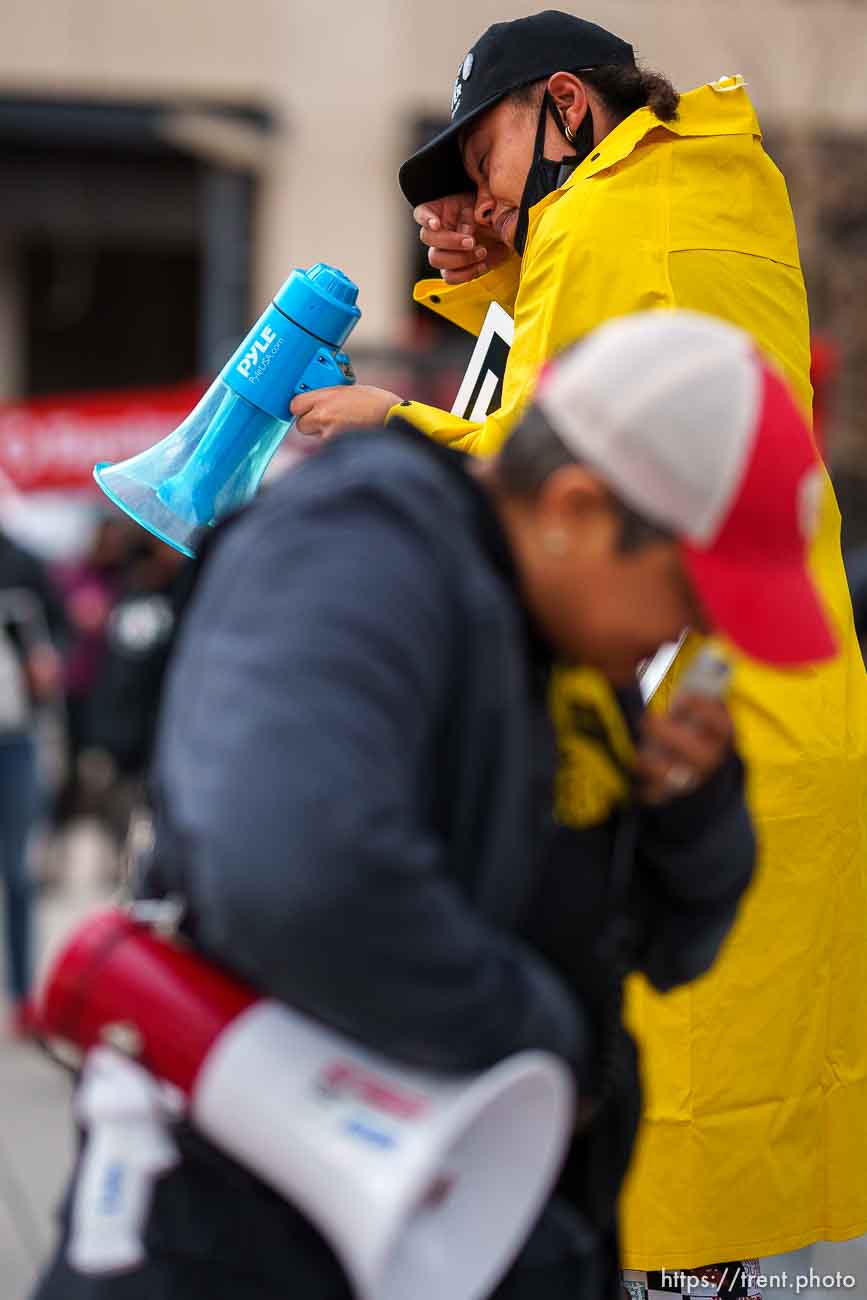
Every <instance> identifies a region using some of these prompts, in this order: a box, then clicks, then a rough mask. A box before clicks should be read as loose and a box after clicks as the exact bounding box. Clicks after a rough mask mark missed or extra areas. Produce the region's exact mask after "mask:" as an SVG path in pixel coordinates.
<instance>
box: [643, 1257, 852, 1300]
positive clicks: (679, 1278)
mask: <svg viewBox="0 0 867 1300" xmlns="http://www.w3.org/2000/svg"><path fill="white" fill-rule="evenodd" d="M661 1279H662V1287H663V1289H666V1288H667V1287H674V1289H675V1294H676V1293H677V1291H678V1290H679V1291H680V1293H681V1294H682V1295H687V1294H690V1295H694V1296H701V1295H703V1294H711V1293H712V1294H713V1295H715V1296H716V1295H718V1296H720V1297H722V1296H726V1295H732V1296H735V1295H744V1294H748V1295H752V1294H753V1292H754V1291H755V1290H757V1289H758V1290H761V1289H763V1288H766V1287H767V1288H776V1287H791V1288H793V1290H794V1293H795V1295H801V1294H803V1293H806V1292H811V1293H812V1292H814V1291H830V1292H832V1293H833V1292H836V1291H840V1290H844V1291H854V1290H855V1287H856V1286H857V1284H858V1279H857V1278H856V1277H855V1276H854V1275H853V1274H852V1273H840V1272H838V1273H817V1272H816V1270H815V1269H812V1268H811V1269H810V1271H809V1273H786V1272H781V1273H760V1272H755V1273H754V1272H752V1270H750V1269H748V1268H745V1267H744V1266H743V1265H742V1264H726V1265H723V1266H722V1267H721V1268H719V1269H714V1270H712V1271H711V1270H709V1271H707V1272H705V1273H688V1272H684V1271H683V1270H681V1269H663V1270H662V1274H661Z"/></svg>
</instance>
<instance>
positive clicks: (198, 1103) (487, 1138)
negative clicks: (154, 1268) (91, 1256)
mask: <svg viewBox="0 0 867 1300" xmlns="http://www.w3.org/2000/svg"><path fill="white" fill-rule="evenodd" d="M39 1014H40V1021H41V1026H42V1029H43V1031H44V1033H45V1034H46V1036H48V1037H53V1038H58V1039H61V1040H62V1041H64V1042H66V1043H67V1044H72V1045H74V1046H76V1047H78V1048H80V1049H82V1050H84V1051H88V1050H89V1049H91V1048H97V1051H95V1052H93V1053H92V1056H93V1058H98V1061H99V1073H100V1077H99V1078H98V1079H97V1087H96V1089H95V1092H96V1093H98V1094H99V1097H100V1098H103V1099H105V1098H106V1097H107V1101H106V1100H102V1101H100V1104H99V1107H96V1108H94V1109H93V1110H92V1112H91V1114H90V1122H91V1123H92V1124H96V1125H97V1128H98V1121H99V1115H100V1114H104V1115H105V1116H106V1117H107V1126H108V1122H109V1121H110V1125H112V1126H113V1128H112V1132H113V1133H114V1134H115V1135H116V1137H115V1140H114V1145H113V1147H112V1156H111V1161H110V1169H111V1172H112V1175H113V1177H114V1178H115V1180H117V1166H118V1161H120V1162H123V1161H124V1159H125V1158H126V1159H127V1160H128V1162H129V1163H130V1166H132V1164H133V1163H134V1161H135V1160H136V1159H138V1160H139V1165H138V1166H137V1167H138V1168H141V1167H143V1163H144V1165H147V1162H148V1159H150V1165H149V1167H150V1168H151V1169H154V1168H157V1167H159V1158H160V1157H159V1156H158V1155H157V1154H156V1150H155V1151H154V1152H153V1153H151V1155H150V1157H149V1156H148V1153H147V1152H145V1153H144V1156H142V1143H141V1132H142V1128H141V1125H139V1127H138V1128H137V1129H134V1130H131V1133H132V1138H137V1140H138V1146H137V1147H136V1141H134V1140H132V1138H131V1139H130V1140H125V1139H124V1138H123V1124H122V1120H123V1116H124V1114H126V1117H127V1120H128V1121H129V1119H130V1114H131V1109H130V1104H129V1103H127V1102H123V1103H122V1104H114V1105H113V1104H112V1100H111V1090H112V1082H111V1077H110V1076H111V1066H110V1056H111V1054H110V1053H109V1054H106V1052H105V1049H104V1048H100V1047H99V1046H98V1045H99V1044H101V1043H105V1042H106V1041H109V1042H114V1043H115V1044H117V1043H118V1042H119V1041H121V1040H123V1041H124V1042H125V1043H126V1045H127V1048H128V1049H130V1048H131V1049H134V1055H135V1057H136V1059H137V1061H138V1063H139V1064H140V1065H142V1066H144V1067H145V1068H146V1069H147V1070H148V1071H149V1072H150V1074H151V1075H153V1076H155V1078H157V1079H160V1080H164V1081H166V1082H167V1083H169V1084H171V1085H173V1086H174V1089H175V1090H179V1095H181V1096H182V1097H183V1099H184V1103H183V1107H184V1109H185V1111H186V1113H187V1115H188V1118H189V1120H190V1122H191V1123H192V1124H193V1125H194V1126H195V1127H196V1128H197V1129H198V1131H199V1132H201V1133H202V1134H203V1135H204V1136H206V1137H207V1138H209V1139H210V1140H211V1141H212V1142H213V1143H214V1144H215V1145H216V1146H219V1147H220V1148H221V1149H222V1150H223V1151H225V1152H226V1153H227V1154H228V1155H230V1156H232V1157H233V1158H234V1159H235V1160H237V1161H238V1163H239V1164H242V1165H243V1166H245V1167H246V1168H247V1169H249V1170H250V1171H252V1172H253V1173H255V1174H257V1175H258V1176H259V1177H261V1178H262V1179H263V1180H265V1181H266V1182H268V1183H269V1184H270V1185H271V1186H272V1187H274V1188H275V1189H276V1190H277V1191H278V1192H280V1193H281V1194H282V1195H283V1196H285V1197H286V1199H287V1200H288V1201H289V1202H290V1203H291V1204H293V1205H294V1206H296V1207H297V1208H298V1209H299V1210H300V1211H301V1212H302V1213H304V1214H305V1215H306V1216H307V1217H308V1218H309V1219H310V1220H311V1222H313V1223H314V1224H315V1225H316V1227H317V1228H318V1229H319V1230H320V1232H321V1233H322V1234H323V1236H324V1238H325V1239H326V1240H327V1241H328V1242H329V1243H330V1245H331V1247H332V1248H333V1250H334V1251H335V1253H336V1255H337V1257H338V1258H339V1259H340V1261H341V1263H342V1265H343V1267H344V1269H345V1271H346V1274H347V1276H348V1277H349V1278H350V1280H351V1282H352V1285H353V1287H354V1290H355V1293H356V1295H357V1296H358V1297H359V1300H482V1297H484V1296H487V1295H488V1294H489V1293H490V1291H491V1290H492V1289H493V1288H494V1287H495V1285H496V1284H497V1282H498V1281H499V1279H500V1277H501V1276H502V1275H503V1273H504V1272H505V1271H506V1269H507V1268H508V1266H509V1264H510V1263H511V1262H512V1260H513V1259H514V1257H515V1255H516V1254H517V1253H518V1251H519V1250H520V1248H521V1246H522V1245H523V1243H524V1241H525V1239H526V1237H527V1236H528V1234H529V1232H530V1230H531V1229H532V1226H533V1224H534V1222H535V1220H536V1217H537V1216H538V1214H539V1212H540V1210H541V1209H542V1206H543V1204H544V1202H545V1199H546V1198H547V1195H548V1193H549V1192H550V1190H551V1187H552V1185H553V1183H554V1180H555V1179H556V1176H557V1173H558V1171H559V1168H560V1164H561V1161H562V1158H563V1155H564V1152H565V1149H566V1146H567V1143H568V1140H569V1136H570V1133H571V1130H572V1120H573V1086H574V1085H573V1078H572V1075H571V1072H570V1071H569V1070H568V1069H567V1067H566V1066H565V1064H564V1063H562V1062H561V1061H559V1060H558V1059H557V1058H556V1057H553V1056H550V1055H548V1054H547V1053H544V1052H525V1053H521V1054H519V1055H517V1056H513V1057H510V1058H509V1059H508V1060H505V1061H503V1062H501V1063H500V1064H499V1065H497V1066H495V1067H494V1068H493V1069H492V1070H489V1071H487V1072H485V1073H482V1074H479V1075H475V1076H472V1077H462V1078H455V1077H451V1078H450V1077H445V1076H432V1075H428V1074H426V1073H423V1072H420V1071H416V1070H409V1069H404V1068H402V1067H400V1066H397V1065H395V1064H393V1063H391V1062H388V1061H385V1060H383V1059H382V1058H381V1057H379V1056H377V1055H376V1054H375V1053H373V1052H370V1051H367V1050H366V1049H365V1048H363V1047H361V1046H359V1045H358V1044H357V1043H355V1042H354V1041H352V1040H349V1039H345V1038H343V1037H342V1036H340V1035H338V1034H336V1033H333V1032H332V1031H330V1030H328V1029H325V1028H323V1027H322V1026H321V1025H320V1024H318V1023H316V1022H315V1021H313V1020H311V1019H309V1018H308V1017H307V1016H304V1015H301V1014H299V1013H297V1012H295V1011H293V1010H292V1009H291V1008H289V1007H287V1006H286V1005H284V1004H283V1003H278V1002H275V1001H272V1000H270V999H267V998H261V997H258V996H257V995H256V994H255V993H253V992H252V991H251V990H250V989H249V988H246V987H245V986H243V985H241V984H239V983H238V982H236V981H235V980H234V979H231V978H229V977H228V976H226V975H225V974H223V973H222V972H221V971H220V970H218V969H217V968H215V967H214V966H211V965H210V964H209V963H207V962H205V961H203V960H202V959H201V958H199V957H198V956H197V955H195V954H194V953H193V952H191V951H189V950H187V949H184V948H181V947H179V946H177V945H175V944H174V943H170V942H168V941H166V940H165V939H162V938H160V937H158V936H157V935H155V934H154V933H153V932H151V931H149V930H148V929H146V928H144V927H143V926H142V925H141V923H140V922H137V921H136V920H135V919H134V918H133V917H131V916H130V915H128V914H127V913H124V912H120V911H117V910H114V911H110V912H107V913H103V914H101V915H99V916H97V917H95V918H92V919H91V920H89V921H88V922H86V923H85V925H84V926H83V927H82V928H81V929H80V930H79V931H78V932H77V933H76V935H75V936H74V937H73V939H72V940H71V942H70V943H69V944H68V945H67V947H66V948H65V949H64V950H63V951H62V952H61V954H60V956H59V957H58V958H57V960H56V961H55V963H54V965H53V967H52V969H51V970H50V972H49V974H48V977H47V981H46V984H45V987H44V991H43V995H42V998H41V1005H40V1013H39ZM107 1055H108V1060H107ZM117 1060H118V1063H119V1067H120V1070H121V1071H122V1068H123V1065H124V1064H127V1063H126V1062H124V1061H123V1058H122V1057H118V1058H117ZM106 1068H107V1069H108V1075H106ZM122 1087H123V1080H122V1079H121V1078H120V1076H118V1088H122ZM135 1091H136V1085H135V1081H134V1080H133V1086H132V1088H131V1089H130V1092H131V1093H133V1094H134V1093H135ZM176 1095H178V1094H176ZM148 1104H149V1103H147V1102H146V1103H145V1111H146V1109H147V1105H148ZM100 1107H101V1110H100ZM125 1107H127V1109H126V1111H125V1109H124V1108H125ZM119 1116H120V1117H121V1118H120V1120H119V1118H118V1117H119ZM138 1118H141V1116H140V1115H139V1116H138ZM119 1124H120V1129H119V1128H118V1125H119ZM106 1131H108V1127H107V1129H106ZM118 1133H120V1137H118V1136H117V1135H118ZM99 1136H100V1135H99V1133H98V1132H96V1133H94V1130H93V1129H92V1130H91V1139H90V1142H89V1143H88V1146H93V1147H94V1148H98V1147H99V1146H100V1142H99V1141H98V1139H99ZM104 1136H105V1135H103V1137H104ZM102 1145H103V1147H104V1146H105V1142H103V1143H102ZM154 1145H155V1148H156V1147H158V1146H159V1143H155V1144H154ZM134 1148H135V1150H137V1151H138V1153H139V1154H138V1155H137V1156H136V1155H135V1154H134ZM126 1151H128V1152H129V1153H130V1154H129V1155H128V1156H126V1157H125V1155H124V1153H125V1152H126ZM86 1158H87V1155H86V1154H85V1160H86ZM108 1167H109V1166H106V1168H108ZM162 1167H166V1166H165V1165H163V1166H162ZM127 1181H129V1180H127ZM141 1199H142V1198H141V1197H139V1200H141ZM97 1200H100V1198H97ZM105 1200H106V1198H104V1197H103V1198H101V1201H100V1204H101V1203H102V1202H104V1201H105ZM110 1227H111V1225H110V1224H109V1225H106V1224H105V1223H102V1224H97V1231H96V1241H97V1250H96V1251H95V1257H98V1258H104V1259H108V1260H112V1259H113V1258H116V1255H117V1250H116V1249H115V1246H116V1245H117V1243H116V1242H114V1243H113V1241H112V1238H111V1235H110ZM86 1254H87V1252H86V1251H85V1252H84V1255H85V1258H83V1260H79V1262H78V1267H81V1268H83V1269H84V1268H86V1266H87V1258H86ZM72 1262H75V1261H72ZM94 1271H97V1269H96V1268H94Z"/></svg>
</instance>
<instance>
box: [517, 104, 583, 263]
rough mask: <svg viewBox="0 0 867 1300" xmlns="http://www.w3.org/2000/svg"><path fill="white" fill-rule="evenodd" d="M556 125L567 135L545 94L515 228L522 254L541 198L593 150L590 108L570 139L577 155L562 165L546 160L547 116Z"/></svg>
mask: <svg viewBox="0 0 867 1300" xmlns="http://www.w3.org/2000/svg"><path fill="white" fill-rule="evenodd" d="M549 113H550V114H551V117H552V118H553V119H554V121H555V122H556V123H557V128H558V130H559V131H560V134H561V135H563V136H565V138H566V139H567V140H569V137H568V136H567V135H566V129H565V127H564V126H563V122H562V120H561V118H560V114H559V113H558V112H557V109H556V106H555V104H554V101H553V99H552V98H551V96H550V95H549V94H548V92H547V90H546V91H545V96H544V98H543V100H542V107H541V108H540V110H539V125H538V126H537V127H536V143H535V145H534V146H533V161H532V163H531V164H530V170H529V171H528V173H527V180H526V183H525V185H524V193H523V194H522V195H521V206H520V207H519V209H518V223H517V225H516V226H515V252H516V253H519V254H523V252H524V245H525V244H526V242H527V226H528V224H529V221H530V209H531V208H532V207H533V205H534V204H536V203H538V202H539V201H540V199H544V198H545V196H546V195H547V194H551V193H553V191H554V190H557V189H559V188H560V186H561V185H563V184H564V183H565V182H566V181H567V180H568V179H569V176H570V175H571V174H572V172H573V171H574V170H575V168H576V167H577V166H578V164H579V163H582V162H583V161H584V159H585V158H586V157H587V155H588V154H589V153H590V150H591V149H592V148H593V134H594V128H593V115H592V113H591V112H590V108H589V105H588V108H587V112H586V113H585V114H584V120H583V121H582V123H581V125H580V126H579V128H578V130H577V131H576V132H575V139H574V140H569V143H570V144H572V145H573V146H574V148H575V153H574V154H570V155H569V156H568V157H567V158H561V160H560V162H552V161H551V159H550V158H546V157H545V126H546V123H547V121H548V114H549Z"/></svg>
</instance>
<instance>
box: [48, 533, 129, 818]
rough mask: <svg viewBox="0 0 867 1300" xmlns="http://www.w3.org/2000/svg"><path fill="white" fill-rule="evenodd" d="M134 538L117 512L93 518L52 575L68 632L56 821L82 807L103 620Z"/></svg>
mask: <svg viewBox="0 0 867 1300" xmlns="http://www.w3.org/2000/svg"><path fill="white" fill-rule="evenodd" d="M137 541H138V538H136V537H135V535H134V534H133V532H132V529H131V527H130V526H129V525H128V524H127V522H126V520H125V519H124V518H123V516H122V515H120V514H119V513H114V514H112V515H105V516H103V517H102V518H101V519H100V520H99V521H98V523H97V525H96V528H95V530H94V534H93V537H92V539H91V542H90V545H89V547H88V549H87V552H86V554H85V555H83V556H82V557H81V559H80V560H79V561H78V562H77V563H75V564H68V565H59V566H58V567H57V570H56V572H55V575H54V576H55V581H56V583H57V586H58V587H59V589H60V591H61V593H62V595H63V603H64V609H65V613H66V620H67V624H68V626H69V635H68V638H67V642H66V648H65V652H64V659H63V689H64V699H65V703H66V734H67V775H66V780H65V782H64V785H63V787H62V789H61V790H60V791H59V792H58V795H57V798H56V801H55V808H54V820H55V824H56V825H57V826H58V827H62V826H64V825H65V824H66V823H67V822H69V821H70V820H71V818H73V817H75V816H76V815H77V814H79V813H80V812H82V811H84V810H88V811H89V809H87V801H86V797H85V792H84V790H83V789H82V781H81V775H82V773H81V758H82V755H83V754H84V753H85V752H86V751H87V750H88V749H90V748H91V746H92V744H93V737H92V730H93V725H92V714H93V695H94V691H95V690H96V688H97V686H98V683H99V678H100V675H101V673H102V672H103V671H104V668H105V658H106V650H107V646H106V625H107V623H108V620H109V616H110V614H111V612H112V610H113V608H114V606H115V604H116V602H117V599H118V596H119V594H120V590H121V583H122V578H123V570H124V566H125V564H126V563H127V560H128V557H129V554H130V552H131V551H132V548H133V544H134V542H137Z"/></svg>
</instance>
